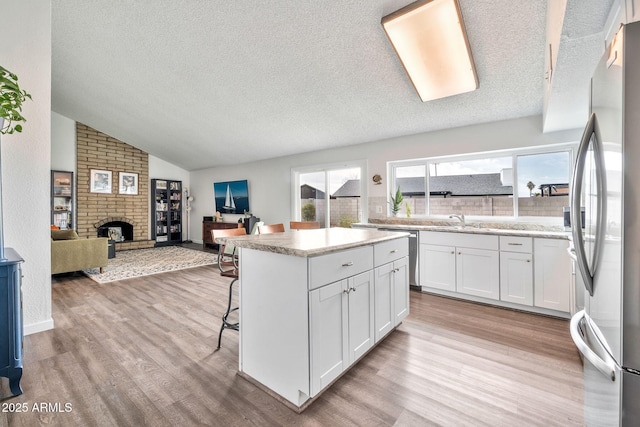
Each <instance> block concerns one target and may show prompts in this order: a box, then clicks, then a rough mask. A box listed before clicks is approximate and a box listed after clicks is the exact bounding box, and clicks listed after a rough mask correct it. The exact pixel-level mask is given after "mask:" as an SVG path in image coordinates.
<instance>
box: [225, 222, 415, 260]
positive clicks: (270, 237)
mask: <svg viewBox="0 0 640 427" xmlns="http://www.w3.org/2000/svg"><path fill="white" fill-rule="evenodd" d="M398 231H401V230H398ZM404 236H408V233H398V232H390V231H378V230H366V229H353V228H321V229H319V230H299V231H287V232H284V233H272V234H254V235H248V236H237V237H221V238H218V239H215V240H216V243H226V244H230V245H234V246H236V247H239V248H247V249H256V250H260V251H266V252H275V253H279V254H284V255H293V256H299V257H314V256H319V255H325V254H328V253H331V252H336V251H340V250H344V249H350V248H356V247H358V246H364V245H370V244H374V243H378V242H384V241H387V240H393V239H398V238H400V237H404Z"/></svg>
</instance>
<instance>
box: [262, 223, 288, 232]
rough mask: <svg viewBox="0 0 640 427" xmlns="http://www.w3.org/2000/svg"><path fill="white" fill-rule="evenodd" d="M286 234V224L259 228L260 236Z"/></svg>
mask: <svg viewBox="0 0 640 427" xmlns="http://www.w3.org/2000/svg"><path fill="white" fill-rule="evenodd" d="M271 233H284V224H282V223H280V224H269V225H261V226H259V227H258V234H271Z"/></svg>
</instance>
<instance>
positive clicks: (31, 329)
mask: <svg viewBox="0 0 640 427" xmlns="http://www.w3.org/2000/svg"><path fill="white" fill-rule="evenodd" d="M49 329H53V319H49V320H45V321H43V322H38V323H31V324H29V325H24V334H25V335H31V334H37V333H38V332H43V331H48V330H49Z"/></svg>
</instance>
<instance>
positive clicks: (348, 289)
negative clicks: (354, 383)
mask: <svg viewBox="0 0 640 427" xmlns="http://www.w3.org/2000/svg"><path fill="white" fill-rule="evenodd" d="M407 236H408V234H407V233H404V232H386V231H378V230H355V229H344V228H331V229H319V230H300V231H291V232H285V233H275V234H263V235H252V236H240V237H233V238H226V239H219V242H226V243H227V244H232V245H235V246H236V247H237V248H239V254H240V302H239V305H240V319H239V321H240V349H239V355H240V360H239V372H240V375H241V376H243V377H244V378H246V379H248V380H250V381H252V382H254V383H256V384H258V385H260V386H261V387H262V388H263V389H265V390H267V391H269V392H270V393H271V394H272V395H274V396H276V397H279V398H280V400H281V401H283V402H284V403H286V404H288V406H289V407H291V408H293V409H294V410H297V411H302V410H304V409H305V408H306V407H307V406H308V404H310V403H311V402H312V401H313V399H314V398H315V397H317V396H318V395H319V394H320V393H321V392H322V391H323V390H324V389H326V388H327V387H328V386H329V385H330V384H332V383H333V382H334V381H335V380H336V379H337V378H339V377H340V376H341V375H342V374H343V373H344V372H346V371H347V370H348V369H349V368H350V367H351V366H352V365H353V364H354V363H355V362H357V361H358V360H359V359H360V358H361V357H363V356H364V355H365V354H366V353H367V352H368V351H369V350H371V349H372V348H373V347H374V346H375V345H376V344H377V343H378V342H380V340H382V339H383V338H384V337H385V336H387V335H388V334H389V333H390V332H391V331H393V330H394V329H395V328H396V327H397V326H398V325H399V324H400V322H401V321H402V319H404V318H405V317H406V316H407V315H408V313H409V282H408V270H407V265H408V261H407V255H408V237H407Z"/></svg>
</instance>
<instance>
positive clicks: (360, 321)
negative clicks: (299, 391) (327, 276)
mask: <svg viewBox="0 0 640 427" xmlns="http://www.w3.org/2000/svg"><path fill="white" fill-rule="evenodd" d="M309 314H310V316H309V317H310V318H309V321H310V329H311V335H310V340H311V341H310V344H311V394H310V395H311V397H313V396H315V395H316V394H318V393H319V392H320V391H321V390H322V389H323V388H325V387H326V386H327V385H329V384H330V383H331V382H332V381H333V380H335V379H336V378H338V377H339V376H340V375H341V374H342V372H343V371H344V370H345V369H346V368H347V367H349V366H350V365H351V364H352V363H353V362H355V361H356V360H358V359H359V358H360V357H361V356H363V355H364V354H365V353H366V352H367V351H368V350H369V349H370V348H371V347H372V346H373V343H374V328H373V322H374V319H373V274H372V273H371V271H368V272H365V273H362V274H359V275H357V276H354V277H351V278H349V279H345V280H341V281H340V282H336V283H332V284H330V285H326V286H323V287H321V288H318V289H314V290H313V291H311V292H309Z"/></svg>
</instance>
